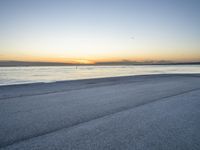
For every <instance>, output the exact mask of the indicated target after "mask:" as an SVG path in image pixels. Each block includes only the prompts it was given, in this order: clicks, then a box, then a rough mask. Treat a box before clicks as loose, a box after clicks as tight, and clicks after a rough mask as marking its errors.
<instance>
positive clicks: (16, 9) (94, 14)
mask: <svg viewBox="0 0 200 150" xmlns="http://www.w3.org/2000/svg"><path fill="white" fill-rule="evenodd" d="M0 60H25V61H58V62H72V61H75V62H76V61H78V62H81V63H87V62H88V63H90V62H95V61H120V60H133V61H146V60H172V61H200V0H0Z"/></svg>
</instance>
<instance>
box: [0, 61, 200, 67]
mask: <svg viewBox="0 0 200 150" xmlns="http://www.w3.org/2000/svg"><path fill="white" fill-rule="evenodd" d="M74 65H81V66H85V65H99V66H100V65H200V61H199V62H172V61H144V62H137V61H128V60H124V61H113V62H97V63H95V64H74V63H57V62H29V61H0V67H17V66H74Z"/></svg>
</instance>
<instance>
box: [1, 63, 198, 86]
mask: <svg viewBox="0 0 200 150" xmlns="http://www.w3.org/2000/svg"><path fill="white" fill-rule="evenodd" d="M172 73H183V74H184V73H200V65H138V66H133V65H132V66H45V67H0V85H1V86H2V85H11V84H24V83H36V82H55V81H62V80H77V79H89V78H100V77H114V76H130V75H146V74H172Z"/></svg>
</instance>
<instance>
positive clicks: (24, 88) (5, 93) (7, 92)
mask: <svg viewBox="0 0 200 150" xmlns="http://www.w3.org/2000/svg"><path fill="white" fill-rule="evenodd" d="M176 76H181V77H200V74H198V73H197V74H196V73H195V74H193V73H192V74H182V73H181V74H146V75H132V76H114V77H103V78H90V79H78V80H63V81H55V82H36V83H25V84H12V85H2V86H0V100H2V99H9V98H15V97H22V96H31V95H43V94H50V93H59V92H65V91H69V90H77V89H82V88H92V87H95V86H106V85H112V84H119V83H121V82H125V83H126V82H134V81H135V82H139V81H138V79H139V80H148V79H151V78H166V77H176ZM77 86H79V88H77ZM74 87H75V88H74ZM41 89H42V90H41Z"/></svg>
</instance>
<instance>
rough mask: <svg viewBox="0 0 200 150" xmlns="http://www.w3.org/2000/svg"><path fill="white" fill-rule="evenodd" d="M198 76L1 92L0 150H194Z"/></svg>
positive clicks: (198, 131) (199, 132) (199, 135)
mask: <svg viewBox="0 0 200 150" xmlns="http://www.w3.org/2000/svg"><path fill="white" fill-rule="evenodd" d="M199 108H200V75H198V74H184V75H183V74H174V75H146V76H133V77H130V76H129V77H113V78H103V79H88V80H77V81H65V82H57V83H38V84H27V85H11V86H2V87H0V148H1V149H11V150H12V149H20V150H21V149H22V150H23V149H24V150H25V149H41V150H43V149H52V150H53V149H74V150H76V149H81V150H84V149H85V150H88V149H91V150H96V149H97V150H100V149H120V150H125V149H131V150H132V149H136V150H146V149H150V150H155V149H158V150H162V149H164V150H168V149H180V150H184V149H185V150H186V149H187V150H188V149H190V150H192V149H194V150H197V149H200V144H199V143H200V126H199V124H200V109H199Z"/></svg>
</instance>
